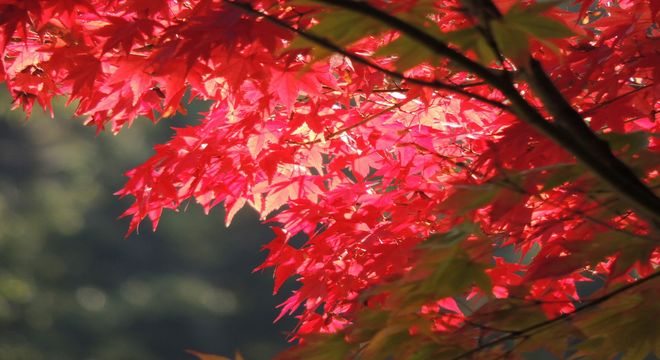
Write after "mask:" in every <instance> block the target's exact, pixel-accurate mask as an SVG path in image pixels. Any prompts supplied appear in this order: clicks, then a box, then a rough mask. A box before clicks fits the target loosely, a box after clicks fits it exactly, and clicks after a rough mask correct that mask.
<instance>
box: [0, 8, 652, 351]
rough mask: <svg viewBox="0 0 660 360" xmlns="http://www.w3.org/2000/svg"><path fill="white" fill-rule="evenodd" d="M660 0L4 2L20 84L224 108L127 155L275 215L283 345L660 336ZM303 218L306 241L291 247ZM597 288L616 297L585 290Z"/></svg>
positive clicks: (169, 185) (29, 95)
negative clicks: (289, 283)
mask: <svg viewBox="0 0 660 360" xmlns="http://www.w3.org/2000/svg"><path fill="white" fill-rule="evenodd" d="M659 10H660V2H659V1H657V0H645V1H633V0H619V1H603V0H598V1H590V0H578V1H567V2H563V3H562V2H547V1H543V2H541V1H514V0H496V1H492V2H491V1H490V0H462V1H459V0H441V1H440V0H438V1H433V0H417V1H416V0H405V1H381V0H374V1H368V2H364V1H348V0H320V1H302V0H300V1H288V0H280V1H276V0H263V1H240V0H190V1H176V0H169V1H163V0H139V1H138V0H30V1H25V0H3V1H0V19H1V22H0V48H1V49H2V53H3V57H2V59H1V60H0V61H1V63H2V67H0V76H1V77H2V79H3V81H4V82H5V83H6V84H7V86H8V88H9V89H10V91H11V94H12V95H13V97H14V99H15V105H16V106H20V107H22V108H23V109H24V110H25V111H27V112H28V113H29V112H30V111H31V109H32V107H33V105H34V103H35V102H36V103H38V104H39V105H40V106H41V107H43V108H45V109H51V101H52V99H53V98H54V97H56V96H60V95H64V96H66V97H67V98H68V99H69V100H70V101H72V102H73V101H75V102H76V107H77V114H78V115H81V116H83V117H84V118H85V119H86V124H87V125H91V126H96V127H97V128H98V129H99V131H101V130H103V129H106V128H108V129H110V131H112V132H115V133H117V132H119V131H120V130H121V129H122V128H124V127H126V125H129V126H130V124H131V123H132V122H133V121H134V120H135V119H136V118H137V117H139V116H146V117H148V118H150V119H151V120H153V121H154V122H156V121H158V120H159V119H162V118H166V117H169V116H171V115H173V114H175V113H176V112H183V111H185V109H184V105H183V104H182V99H183V97H184V95H185V94H186V93H188V92H189V93H190V94H191V98H196V99H204V100H210V101H211V106H210V109H209V111H208V112H207V113H205V114H203V119H202V120H201V122H200V123H199V124H198V125H196V126H192V127H186V128H179V129H175V135H174V136H173V137H172V139H171V140H170V141H169V142H167V143H165V144H162V145H158V146H157V147H156V148H155V154H154V155H153V156H152V157H151V158H150V159H149V160H148V161H146V162H145V163H144V164H142V165H140V166H138V167H137V168H135V169H133V170H131V171H129V172H128V173H127V175H128V177H129V180H128V182H127V183H126V185H125V186H124V188H123V189H122V190H120V191H119V192H118V194H119V195H121V196H131V197H132V198H134V199H135V202H134V204H133V205H132V206H131V207H130V208H129V209H128V210H127V211H126V213H125V214H124V215H125V216H128V217H130V218H131V222H130V230H129V232H132V231H134V230H136V229H137V228H138V226H139V224H140V223H141V222H142V220H143V219H145V218H149V219H150V220H151V222H152V224H153V228H154V229H155V228H156V226H157V224H158V220H159V218H160V216H161V213H162V211H163V210H164V209H171V210H177V209H179V208H181V206H182V204H184V203H185V202H187V201H188V200H189V199H194V200H195V201H196V202H197V203H199V204H200V205H201V206H203V207H204V209H206V210H207V211H208V210H210V209H211V208H213V207H215V206H218V205H222V206H223V207H224V208H225V210H226V219H225V221H226V223H227V224H229V223H230V222H231V220H232V218H233V216H234V215H235V214H236V213H237V211H238V210H240V209H241V208H243V207H244V206H245V205H246V204H247V205H249V206H251V207H253V208H254V209H256V210H257V211H258V212H259V213H260V214H261V217H262V219H263V221H265V222H266V223H268V224H270V225H271V226H272V229H273V232H274V235H275V236H274V238H273V239H272V240H271V241H270V243H269V244H268V245H266V246H265V249H266V250H267V252H268V256H267V258H266V260H265V262H264V263H263V265H262V266H260V267H259V268H258V269H265V268H273V269H274V280H275V291H277V290H278V288H279V287H280V286H281V285H282V284H283V283H284V281H286V280H287V279H291V278H293V279H295V280H296V281H297V282H298V283H299V287H298V289H297V290H296V291H295V292H294V293H293V294H291V296H290V297H289V298H288V300H286V301H285V302H284V303H283V304H282V305H281V316H286V315H292V314H296V316H297V317H298V318H299V320H300V323H299V326H298V327H297V328H296V329H295V330H294V331H293V332H292V339H293V340H294V341H295V344H296V345H295V346H294V347H293V349H291V351H289V352H287V353H285V354H283V355H282V356H283V357H285V358H302V359H343V358H360V359H385V358H393V359H408V358H410V359H445V358H446V359H461V358H478V359H495V358H498V357H501V358H506V357H517V356H520V354H522V353H524V352H528V351H534V350H538V349H541V348H542V349H545V350H547V351H550V352H552V353H554V354H555V355H556V356H558V357H562V358H564V357H565V358H569V357H570V358H578V357H579V356H589V357H591V358H598V359H601V358H611V357H614V356H617V354H621V353H623V354H624V356H625V358H626V359H643V358H644V357H645V356H646V355H647V354H649V353H652V352H656V353H657V354H660V330H659V328H658V326H657V324H656V323H655V322H654V320H653V318H654V317H656V318H657V317H658V315H659V313H660V311H659V310H660V308H659V302H658V301H657V299H658V297H659V296H660V288H659V287H658V285H657V284H655V283H654V279H655V278H656V277H657V274H658V273H657V271H656V270H655V269H656V268H657V266H658V262H659V260H660V259H659V256H658V255H659V254H658V244H659V241H660V230H659V229H660V199H659V198H658V196H657V195H656V193H657V192H656V189H657V187H658V186H659V185H660V179H659V178H658V177H659V175H660V173H659V171H660V166H659V165H660V153H659V152H660V138H659V137H658V136H659V134H660V122H658V121H657V116H656V114H657V112H658V110H659V109H660V105H659V102H658V90H659V86H658V84H657V83H656V82H657V81H658V78H660V53H659V52H658V41H659V39H660V38H659V36H660V33H659V28H658V20H659V19H660V18H659V17H658V11H659ZM294 236H300V237H303V238H304V240H305V241H304V245H302V246H299V247H297V246H293V245H292V244H291V242H290V240H291V238H292V237H294ZM589 282H596V283H597V284H598V286H597V287H599V288H600V290H598V292H596V293H593V294H592V293H588V292H586V291H582V290H580V289H581V288H580V285H581V284H585V283H589Z"/></svg>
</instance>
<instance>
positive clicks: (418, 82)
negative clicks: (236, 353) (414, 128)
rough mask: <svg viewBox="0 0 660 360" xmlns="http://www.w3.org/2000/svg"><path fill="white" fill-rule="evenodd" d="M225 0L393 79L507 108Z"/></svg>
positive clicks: (460, 88) (249, 6)
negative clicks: (410, 74) (392, 67)
mask: <svg viewBox="0 0 660 360" xmlns="http://www.w3.org/2000/svg"><path fill="white" fill-rule="evenodd" d="M226 2H227V3H228V4H230V5H232V6H235V7H237V8H240V9H242V10H244V11H245V12H247V13H249V14H251V15H255V16H260V17H263V18H264V19H266V20H267V21H269V22H271V23H273V24H275V25H277V26H280V27H283V28H285V29H287V30H289V31H292V32H294V33H296V34H298V35H300V37H302V38H304V39H307V40H309V41H311V42H313V43H314V44H317V45H319V46H321V47H323V48H325V49H328V50H331V51H334V52H336V53H339V54H341V55H344V56H346V57H347V58H349V59H351V60H353V61H355V62H358V63H360V64H362V65H365V66H368V67H370V68H372V69H374V70H376V71H379V72H381V73H383V74H386V75H388V76H391V77H393V78H395V79H399V80H404V81H406V82H408V83H410V84H415V85H420V86H428V87H431V88H434V89H439V90H447V91H450V92H453V93H456V94H459V95H463V96H466V97H468V98H472V99H475V100H479V101H481V102H483V103H485V104H488V105H490V106H493V107H496V108H499V109H503V110H506V109H507V106H506V105H504V104H502V103H501V102H499V101H495V100H491V99H489V98H487V97H484V96H481V95H478V94H474V93H471V92H469V91H467V90H464V89H463V88H462V86H460V85H452V84H447V83H444V82H442V81H438V80H434V81H426V80H422V79H417V78H411V77H407V76H405V75H403V74H402V73H400V72H397V71H393V70H389V69H385V68H383V67H381V66H380V65H378V64H375V63H373V62H372V61H370V60H368V59H366V58H364V57H362V56H360V55H357V54H355V53H352V52H350V51H348V50H346V49H344V48H342V47H340V46H338V45H336V44H334V43H333V42H331V41H330V40H328V39H326V38H324V37H321V36H318V35H315V34H312V33H310V32H307V31H303V30H300V29H298V28H295V27H293V26H291V25H290V24H288V23H287V22H285V21H282V20H280V19H278V18H276V17H274V16H272V15H269V14H266V13H264V12H262V11H259V10H257V9H254V8H253V7H252V6H251V5H250V4H247V3H243V2H238V1H231V0H227V1H226Z"/></svg>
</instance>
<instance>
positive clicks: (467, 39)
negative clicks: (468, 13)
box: [440, 28, 497, 65]
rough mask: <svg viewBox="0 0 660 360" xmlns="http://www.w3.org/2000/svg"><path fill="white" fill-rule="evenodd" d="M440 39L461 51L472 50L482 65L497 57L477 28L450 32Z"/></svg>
mask: <svg viewBox="0 0 660 360" xmlns="http://www.w3.org/2000/svg"><path fill="white" fill-rule="evenodd" d="M440 38H441V39H442V40H443V41H445V42H448V43H451V44H454V45H456V46H458V47H460V48H461V49H463V50H473V51H474V52H475V53H477V56H478V57H479V62H481V63H482V64H485V65H487V64H490V63H491V62H492V61H493V60H495V58H496V57H497V56H496V54H495V52H494V51H493V49H492V48H491V47H490V46H489V45H488V42H487V41H486V40H485V39H484V38H483V36H481V34H480V33H479V31H478V30H477V28H467V29H461V30H456V31H451V32H448V33H445V34H443V35H442V36H440Z"/></svg>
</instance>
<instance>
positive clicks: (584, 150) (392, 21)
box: [318, 0, 660, 228]
mask: <svg viewBox="0 0 660 360" xmlns="http://www.w3.org/2000/svg"><path fill="white" fill-rule="evenodd" d="M318 1H319V2H321V3H325V4H329V5H335V6H339V7H342V8H344V9H348V10H351V11H354V12H357V13H360V14H363V15H365V16H368V17H371V18H374V19H376V20H378V21H380V22H382V23H384V24H387V25H390V26H391V27H393V28H394V29H395V30H398V31H400V32H401V33H403V34H405V35H407V36H410V37H412V38H413V39H416V40H417V41H420V42H421V43H422V44H424V45H425V46H426V47H428V48H429V49H430V50H433V51H434V52H435V53H436V54H438V55H440V56H444V57H447V58H448V59H450V60H452V61H454V62H455V63H456V64H458V65H459V66H460V67H462V68H463V69H465V70H467V71H469V72H471V73H473V74H474V75H477V76H479V77H481V78H482V79H483V80H484V81H485V82H487V83H488V84H490V85H492V86H493V87H494V88H496V89H498V90H500V91H501V92H502V93H503V94H504V95H505V96H506V97H507V98H508V99H509V101H511V102H512V106H511V108H510V109H511V111H512V112H513V113H514V114H516V115H517V116H518V117H519V118H520V119H521V120H522V121H524V122H526V123H528V124H530V125H531V126H533V127H534V128H536V129H537V130H538V131H540V132H541V133H542V134H544V135H545V136H548V137H549V138H551V139H552V140H553V141H555V142H556V143H557V144H559V145H560V146H562V147H563V148H564V149H566V150H567V151H569V152H570V153H571V154H573V155H574V156H575V157H576V158H578V159H579V160H580V161H581V162H583V163H584V164H585V165H586V166H587V167H588V168H589V169H591V171H593V172H594V173H595V174H596V175H597V176H598V177H599V178H600V179H601V180H603V181H604V182H605V183H607V184H608V185H610V186H611V187H612V188H613V189H614V190H616V191H617V192H618V193H619V194H620V195H622V197H624V198H625V199H626V200H627V201H628V202H629V203H630V204H631V205H632V206H633V208H635V210H637V211H638V212H639V213H640V215H642V216H643V217H644V218H646V219H647V220H648V221H649V222H650V223H651V224H652V225H654V226H655V227H656V228H660V198H659V197H658V196H657V195H656V194H655V193H654V192H652V191H651V190H650V189H649V188H648V187H647V186H646V185H645V184H644V183H643V182H642V181H641V180H640V179H639V178H638V177H637V176H636V175H635V174H634V172H633V171H632V170H631V169H630V168H629V167H628V166H627V165H626V164H625V163H623V162H622V161H621V160H619V159H618V158H617V157H616V156H614V154H612V151H611V150H610V148H609V146H608V144H607V142H605V141H603V140H601V139H600V138H598V136H596V135H595V134H594V133H593V132H592V131H591V129H590V128H589V127H588V126H587V125H586V123H585V122H584V120H583V119H582V117H581V116H580V114H579V113H578V112H577V111H576V110H575V109H573V107H572V106H571V105H570V104H569V103H568V102H567V101H566V99H565V98H564V97H563V96H562V94H561V92H559V90H558V89H557V88H556V87H555V86H554V84H553V83H552V81H550V79H549V78H548V76H547V74H546V73H545V72H544V71H543V69H542V68H541V66H540V63H538V62H537V61H536V60H534V59H530V64H531V66H530V69H531V71H528V73H527V75H528V79H527V80H528V82H529V83H530V85H531V86H532V88H533V89H534V92H535V94H536V95H537V96H539V98H540V99H541V101H542V102H543V105H544V107H545V108H546V110H547V111H548V112H549V113H550V114H551V115H552V117H553V118H554V120H555V123H551V122H549V121H548V120H547V119H546V118H545V117H544V116H543V115H541V113H540V112H539V111H538V110H537V109H536V108H535V107H533V106H532V105H531V104H530V103H529V102H527V101H526V100H525V99H524V98H523V97H522V96H521V95H520V93H519V92H518V90H517V89H516V87H515V86H514V84H513V82H512V80H511V77H510V76H501V75H496V74H495V73H494V72H493V71H492V70H490V69H488V68H486V67H484V66H482V65H480V64H478V63H476V62H474V61H472V60H470V59H469V58H467V57H465V56H464V55H463V54H461V53H459V52H457V51H455V50H454V49H452V48H450V47H449V46H448V45H447V44H446V43H444V42H442V41H440V40H438V39H436V38H435V37H433V36H431V35H429V34H428V33H426V32H425V31H423V30H421V29H419V28H417V27H415V26H413V25H411V24H409V23H407V22H405V21H403V20H401V19H399V18H397V17H395V16H393V15H390V14H388V13H386V12H384V11H382V10H380V9H377V8H375V7H373V6H371V5H369V4H368V3H366V2H357V1H352V0H318ZM479 1H480V2H481V3H486V4H491V5H492V1H491V0H479ZM493 6H494V5H493ZM487 15H488V14H486V15H484V16H487ZM491 17H493V19H479V20H481V21H484V20H485V21H489V20H494V19H495V18H496V17H497V14H492V15H491Z"/></svg>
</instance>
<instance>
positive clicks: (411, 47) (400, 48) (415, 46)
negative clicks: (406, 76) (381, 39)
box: [375, 36, 436, 71]
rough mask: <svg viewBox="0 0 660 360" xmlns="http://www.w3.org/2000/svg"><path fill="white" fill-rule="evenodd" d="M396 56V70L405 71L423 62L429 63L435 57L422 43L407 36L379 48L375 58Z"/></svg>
mask: <svg viewBox="0 0 660 360" xmlns="http://www.w3.org/2000/svg"><path fill="white" fill-rule="evenodd" d="M392 55H394V56H396V57H397V60H396V68H397V69H398V70H399V71H405V70H408V69H410V68H413V67H415V66H417V65H419V64H421V63H423V62H431V61H433V60H434V59H436V55H435V54H434V53H433V52H432V51H430V50H429V49H428V48H427V47H426V46H424V45H423V44H422V43H420V42H418V41H416V40H414V39H411V38H409V37H407V36H401V37H399V38H398V39H396V40H394V41H392V42H390V43H389V44H387V45H385V46H383V47H381V48H379V49H378V50H377V51H376V54H375V56H392Z"/></svg>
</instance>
